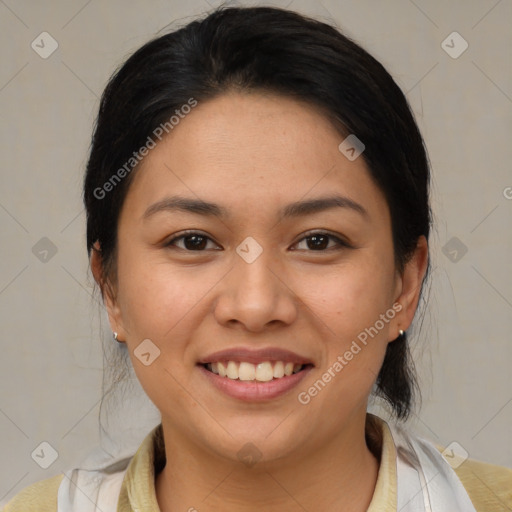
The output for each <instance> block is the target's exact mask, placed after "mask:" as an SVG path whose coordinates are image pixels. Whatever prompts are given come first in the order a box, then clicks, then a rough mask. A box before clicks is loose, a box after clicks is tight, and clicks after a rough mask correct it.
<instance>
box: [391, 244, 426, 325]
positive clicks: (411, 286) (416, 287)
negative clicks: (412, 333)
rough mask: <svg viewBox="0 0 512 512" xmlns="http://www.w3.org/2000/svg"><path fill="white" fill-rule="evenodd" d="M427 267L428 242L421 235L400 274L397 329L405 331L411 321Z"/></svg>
mask: <svg viewBox="0 0 512 512" xmlns="http://www.w3.org/2000/svg"><path fill="white" fill-rule="evenodd" d="M427 267H428V243H427V239H426V238H425V237H424V236H423V235H422V236H421V237H420V238H419V239H418V243H417V245H416V249H415V251H414V254H413V255H412V256H411V258H410V259H409V261H408V262H407V263H406V265H405V268H404V271H403V273H402V276H401V282H402V289H401V292H400V296H399V297H398V298H397V299H396V302H399V303H400V304H401V306H402V310H401V311H400V315H399V316H397V329H401V330H403V331H406V330H407V329H408V328H409V326H410V325H411V323H412V320H413V318H414V314H415V313H416V308H417V307H418V302H419V299H420V294H421V287H422V284H423V279H424V278H425V274H426V272H427Z"/></svg>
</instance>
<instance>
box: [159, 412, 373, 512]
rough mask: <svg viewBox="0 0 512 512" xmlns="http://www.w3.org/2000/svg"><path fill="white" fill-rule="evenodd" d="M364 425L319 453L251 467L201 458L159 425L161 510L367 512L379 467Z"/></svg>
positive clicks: (351, 427)
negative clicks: (161, 441)
mask: <svg viewBox="0 0 512 512" xmlns="http://www.w3.org/2000/svg"><path fill="white" fill-rule="evenodd" d="M365 419H366V418H365V417H364V416H363V417H361V420H360V421H358V422H352V423H351V424H350V425H348V426H347V427H346V428H345V429H343V430H342V431H341V432H340V434H339V435H338V436H337V437H336V438H335V439H333V440H332V441H331V442H330V443H329V444H328V445H323V446H322V448H321V449H319V448H318V447H304V449H301V453H300V454H294V455H293V456H288V457H286V458H283V459H280V460H279V461H265V462H263V463H261V462H260V463H256V464H255V465H254V466H252V467H247V466H244V465H243V464H241V463H240V462H234V461H230V460H226V459H221V458H219V457H217V456H210V455H205V454H204V452H202V451H199V450H198V449H197V447H193V446H190V443H189V442H188V441H187V440H186V439H183V438H182V439H180V437H179V436H178V433H177V432H175V431H170V430H169V429H166V425H165V423H164V422H162V426H163V431H164V438H165V453H166V459H167V462H166V465H165V467H164V469H163V470H162V471H161V472H160V473H159V474H158V475H157V477H156V495H157V500H158V503H159V506H160V510H161V512H175V511H181V510H187V511H191V512H193V511H194V510H197V511H201V512H208V511H216V510H223V511H225V512H232V511H233V512H234V511H236V512H249V511H254V510H259V509H262V510H265V511H268V512H277V511H279V512H283V511H296V510H315V511H324V510H325V511H327V510H333V509H335V510H351V511H354V512H358V511H361V512H362V511H366V510H367V508H368V506H369V504H370V502H371V499H372V496H373V492H374V489H375V484H376V481H377V475H378V469H379V462H378V460H377V458H376V457H375V456H374V455H373V454H372V452H371V451H370V449H369V448H368V446H367V443H366V440H365ZM171 440H173V441H171ZM187 443H188V444H187ZM185 447H187V448H185Z"/></svg>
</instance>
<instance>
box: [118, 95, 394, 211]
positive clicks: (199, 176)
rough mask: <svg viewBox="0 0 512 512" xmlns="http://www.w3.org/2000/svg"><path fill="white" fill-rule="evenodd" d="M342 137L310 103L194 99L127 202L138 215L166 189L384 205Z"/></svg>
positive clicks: (153, 153) (257, 199)
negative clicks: (333, 197) (340, 198)
mask: <svg viewBox="0 0 512 512" xmlns="http://www.w3.org/2000/svg"><path fill="white" fill-rule="evenodd" d="M344 138H345V136H344V135H342V134H341V133H340V132H339V131H338V130H336V129H335V127H334V125H333V124H332V122H331V121H330V120H329V119H328V118H327V117H326V116H325V115H324V114H323V113H322V112H320V111H319V110H318V109H316V108H315V107H314V106H312V105H309V104H306V103H303V102H298V101H296V100H294V99H290V98H287V97H284V96H278V95H271V94H261V93H250V94H246V93H244V94H241V93H227V94H224V95H221V96H219V97H216V98H214V99H212V100H208V101H205V102H199V104H198V105H197V106H196V107H195V108H194V109H193V110H192V111H191V112H190V113H189V114H187V115H186V116H184V117H183V118H182V119H180V121H179V123H178V124H177V125H176V126H174V128H173V130H172V131H171V132H170V133H169V135H167V136H166V137H165V138H164V139H163V140H162V141H161V142H159V143H158V144H157V145H156V147H155V148H154V149H152V150H150V151H149V153H148V155H147V156H145V157H144V159H143V161H142V162H141V164H140V165H139V168H138V169H137V171H136V175H135V176H134V180H133V182H132V184H131V186H130V191H129V193H128V197H127V199H126V201H128V200H130V202H131V203H133V204H132V207H133V208H135V209H137V210H138V211H139V213H140V210H141V209H142V208H143V207H144V206H147V205H148V204H150V203H152V202H155V201H158V200H160V199H161V198H162V197H163V195H165V194H171V193H172V194H175V193H179V194H181V195H187V196H196V197H197V198H201V199H204V200H209V199H210V198H215V202H217V203H218V202H219V201H221V202H222V199H224V200H225V201H229V203H230V204H231V205H233V206H234V207H236V206H239V207H241V208H244V207H245V209H247V208H248V207H251V208H252V207H257V208H258V209H261V208H265V207H266V206H267V205H268V206H269V207H270V206H271V205H275V203H276V202H277V203H288V202H292V201H297V200H299V199H301V198H307V197H309V196H310V197H314V196H318V195H325V194H326V193H329V194H332V193H333V192H336V193H340V194H343V195H346V196H349V197H350V198H351V199H353V200H354V201H357V202H364V203H367V204H369V206H370V208H369V209H370V210H371V209H372V208H379V207H380V208H382V207H384V208H386V205H385V201H384V198H383V196H382V194H381V193H380V191H379V190H378V189H377V187H376V185H375V184H374V183H373V180H372V179H371V177H370V174H369V172H368V168H367V166H366V163H365V161H364V159H363V158H362V157H359V158H356V159H355V160H353V161H351V160H349V159H348V158H347V157H346V156H345V155H344V154H343V153H341V152H340V150H339V145H340V143H341V142H342V141H343V140H344Z"/></svg>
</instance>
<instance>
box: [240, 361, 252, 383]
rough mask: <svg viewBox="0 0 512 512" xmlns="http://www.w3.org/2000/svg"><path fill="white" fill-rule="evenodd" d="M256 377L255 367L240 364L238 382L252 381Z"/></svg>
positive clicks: (249, 364)
mask: <svg viewBox="0 0 512 512" xmlns="http://www.w3.org/2000/svg"><path fill="white" fill-rule="evenodd" d="M255 377H256V366H254V365H253V364H251V363H240V367H239V368H238V378H239V379H240V380H254V378H255Z"/></svg>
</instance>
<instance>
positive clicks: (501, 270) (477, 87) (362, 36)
mask: <svg viewBox="0 0 512 512" xmlns="http://www.w3.org/2000/svg"><path fill="white" fill-rule="evenodd" d="M216 5H218V2H213V1H209V2H206V1H204V0H196V1H192V0H189V1H177V0H170V1H163V0H160V1H157V0H152V1H146V2H141V1H138V2H136V1H134V2H122V1H120V0H114V1H106V2H100V1H99V0H91V1H88V2H87V1H84V0H74V1H64V0H61V1H56V0H54V1H51V2H37V1H35V0H33V1H14V0H5V1H2V0H0V52H1V62H2V66H1V69H0V108H1V119H0V130H1V132H0V141H1V142H0V144H1V155H2V162H1V167H0V168H1V171H0V173H1V174H0V179H1V187H0V228H1V240H2V241H1V249H0V259H1V261H2V266H1V271H0V321H1V326H2V340H1V343H2V346H1V353H2V356H1V358H0V378H1V395H0V432H1V437H0V447H1V450H2V451H1V454H2V457H1V460H2V464H1V466H0V502H2V501H5V500H6V499H7V498H9V497H11V496H12V495H14V494H15V493H17V492H18V491H19V490H21V489H22V488H23V487H25V486H27V485H29V484H30V483H32V482H34V481H36V480H40V479H42V478H47V477H50V476H53V475H56V474H58V473H59V472H60V471H63V470H65V469H66V468H68V467H70V466H72V465H73V464H75V463H76V462H77V461H78V460H80V459H81V458H82V457H83V456H85V455H86V454H87V453H88V452H89V450H91V449H92V448H93V447H94V446H96V445H97V444H98V443H99V442H100V433H99V430H98V414H99V408H100V399H101V396H102V387H101V378H102V377H101V376H102V349H101V346H102V342H101V338H102V337H103V338H104V339H105V340H106V344H107V347H108V346H110V345H111V343H115V342H113V341H110V340H109V339H108V338H109V335H110V332H109V330H108V324H107V323H106V321H105V320H106V316H105V313H104V312H101V311H102V310H101V308H100V306H99V305H98V303H97V301H96V300H95V298H94V297H96V299H97V295H94V294H93V286H92V277H90V274H89V272H88V261H87V255H86V249H85V228H84V224H85V216H84V212H83V208H82V204H81V188H80V187H81V180H82V173H83V169H84V164H85V162H86V158H87V149H88V145H89V142H90V137H91V130H92V125H93V122H94V118H95V115H96V111H97V107H98V97H99V96H100V94H101V92H102V90H103V87H104V85H105V83H106V81H107V79H108V77H109V76H110V74H111V73H112V72H113V71H114V69H115V68H116V67H117V66H118V65H119V64H120V63H121V62H122V61H123V59H125V58H126V57H127V56H128V55H129V54H130V53H131V52H132V51H134V50H135V49H137V48H138V47H139V46H140V45H142V44H143V43H144V42H145V41H147V40H148V39H149V38H151V37H152V36H153V35H155V34H156V33H157V32H158V31H159V30H161V29H163V28H164V26H166V25H168V24H171V25H170V27H174V26H177V25H181V24H184V23H185V22H187V21H190V20H191V19H192V18H193V17H194V16H196V15H199V14H202V13H205V12H207V11H209V10H211V8H212V7H214V6H216ZM244 5H249V4H248V3H244ZM252 5H262V4H261V3H255V4H252ZM265 5H277V6H281V7H285V6H287V5H288V6H289V7H290V8H291V9H295V10H297V11H300V12H303V13H306V14H310V15H313V16H316V17H319V18H321V19H323V20H326V21H329V20H330V19H334V21H335V23H336V24H337V26H338V27H340V28H341V29H342V30H343V31H344V32H345V33H346V34H347V35H349V36H351V37H352V38H354V39H355V40H356V41H358V42H359V43H361V44H362V45H363V46H364V47H365V48H366V49H368V50H369V51H370V52H371V53H373V55H374V56H376V57H377V58H378V59H379V60H380V61H381V62H382V63H383V64H384V65H385V66H386V67H387V68H388V70H389V71H390V72H391V74H392V75H393V76H394V77H395V79H396V81H397V82H398V84H399V85H400V86H401V87H402V89H403V90H404V91H405V92H406V93H407V97H408V99H409V101H410V102H411V105H412V107H413V109H414V112H415V114H416V116H417V120H418V123H419V125H420V128H421V130H422V132H423V135H424V137H425V140H426V144H427V147H428V150H429V154H430V159H431V163H432V167H433V197H432V204H433V209H434V214H435V220H436V231H435V232H434V233H433V237H432V240H431V252H432V261H433V272H432V284H431V289H430V298H429V302H428V306H427V307H426V308H425V309H424V312H425V316H424V322H423V325H422V331H421V333H420V334H419V335H418V336H416V337H414V338H413V343H414V354H415V358H416V360H417V364H418V366H419V370H420V375H421V382H422V387H423V393H424V403H423V408H422V409H421V411H420V412H418V413H417V414H416V415H414V416H413V418H412V420H411V422H410V424H411V427H413V428H415V429H416V431H417V432H418V433H419V434H420V435H423V436H425V437H428V438H429V439H431V440H432V441H434V442H435V443H437V444H440V445H442V446H447V445H449V444H450V443H451V442H453V441H456V442H457V443H459V444H460V445H461V446H462V447H463V448H464V449H465V450H466V451H467V452H468V453H469V456H470V457H472V458H476V459H481V460H485V461H488V462H493V463H496V464H501V465H505V466H512V441H511V420H512V372H511V371H510V363H511V362H512V358H511V356H512V344H511V343H510V341H511V333H512V315H511V313H512V272H511V271H510V269H511V266H510V254H511V249H512V235H511V232H512V230H511V227H512V226H511V214H512V173H511V170H510V169H511V168H510V162H511V161H512V149H511V148H512V145H511V143H510V140H511V125H512V80H511V77H512V70H511V66H512V56H511V48H512V30H511V26H510V20H512V2H510V1H509V0H501V1H496V0H489V1H472V2H468V1H451V2H445V1H444V0H437V1H429V2H427V1H423V2H421V1H419V0H417V1H415V2H413V1H409V0H394V1H387V2H377V1H369V0H366V1H362V2H357V1H355V0H353V1H339V0H338V1H335V0H323V1H322V2H317V1H315V2H313V1H300V0H295V1H293V2H290V1H289V0H287V1H286V2H271V3H267V4H265ZM176 20H177V21H176ZM170 27H167V29H165V30H168V29H169V28H170ZM44 31H46V32H48V33H49V34H51V36H52V37H53V38H54V39H55V40H56V41H57V42H58V48H57V50H56V51H55V52H54V53H53V54H52V55H51V56H49V57H48V58H46V59H44V58H42V57H41V56H40V55H39V54H38V53H36V51H35V50H34V49H32V47H31V43H32V41H35V43H36V44H39V47H42V46H44V51H47V50H48V49H49V48H51V47H50V40H49V39H48V38H47V36H43V37H45V38H46V39H44V43H41V37H38V36H39V34H41V33H42V32H44ZM454 31H456V32H458V33H459V34H460V35H461V36H462V38H464V40H465V41H467V43H468V45H469V46H468V48H467V50H466V51H464V52H463V53H462V54H461V55H458V56H457V58H453V56H450V55H449V54H448V53H447V51H445V49H446V50H448V51H450V52H451V53H452V55H455V54H458V53H459V52H460V51H461V49H463V46H462V44H463V41H462V40H460V39H457V36H455V38H454V37H453V36H451V37H450V38H448V39H447V41H446V42H445V43H444V44H443V41H444V40H445V39H446V38H447V36H449V35H450V34H451V33H452V32H454ZM449 47H452V48H449ZM38 50H39V51H40V52H42V51H43V48H38ZM44 237H46V238H47V239H49V240H50V241H51V244H50V243H49V242H48V240H46V239H45V240H43V241H41V239H42V238H44ZM36 244H38V245H36ZM34 246H35V249H34ZM466 249H467V252H466V253H464V251H465V250H466ZM45 250H47V251H48V253H45V252H44V251H45ZM52 250H53V252H55V250H56V251H57V252H56V253H55V254H53V252H52ZM101 325H103V326H104V327H105V328H104V329H103V330H102V329H101ZM418 325H419V323H418ZM128 378H129V379H130V380H129V382H130V383H131V384H132V386H131V387H130V388H129V389H128V391H127V394H126V395H121V398H119V397H118V398H114V399H113V401H112V403H113V404H114V405H115V404H116V402H117V400H123V397H126V396H128V397H130V396H133V397H134V401H133V402H131V403H130V402H129V401H125V402H126V403H125V402H123V403H124V404H125V407H124V412H123V413H120V416H118V417H117V420H112V421H111V423H110V426H109V429H110V433H111V435H113V436H116V435H118V436H119V437H120V436H121V434H122V435H123V436H124V435H125V434H126V433H129V434H130V435H131V436H132V437H131V438H130V439H131V440H130V442H129V443H131V444H129V446H131V447H133V448H134V449H135V448H136V446H137V445H138V442H139V441H141V440H142V438H143V437H144V435H145V434H146V433H147V432H148V431H149V429H150V428H151V427H152V426H153V425H154V424H156V422H157V421H158V414H157V412H156V410H155V409H154V406H152V404H151V403H149V401H148V400H147V399H146V398H145V396H144V395H143V394H142V393H141V389H140V386H139V387H138V386H137V384H138V383H137V382H136V381H134V380H133V374H132V375H131V377H130V376H129V377H128ZM134 404H135V405H134ZM375 407H376V410H379V408H378V404H376V405H375ZM122 414H124V418H123V416H122ZM383 414H384V412H383ZM44 441H46V442H47V443H49V444H50V445H51V446H52V447H53V448H54V449H55V450H56V451H57V452H58V457H57V459H56V460H55V461H54V462H53V463H52V464H51V465H50V466H49V467H48V468H47V469H43V468H41V467H40V466H39V465H38V464H37V463H36V462H35V459H37V458H36V457H34V458H32V456H31V454H32V453H33V452H34V450H36V449H37V450H36V452H35V453H39V452H40V450H41V448H40V447H39V445H40V443H41V442H44ZM43 448H44V446H43ZM45 453H46V455H45V456H48V453H50V451H49V449H46V452H45Z"/></svg>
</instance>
